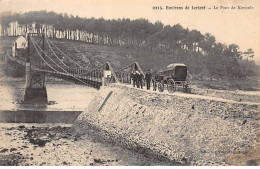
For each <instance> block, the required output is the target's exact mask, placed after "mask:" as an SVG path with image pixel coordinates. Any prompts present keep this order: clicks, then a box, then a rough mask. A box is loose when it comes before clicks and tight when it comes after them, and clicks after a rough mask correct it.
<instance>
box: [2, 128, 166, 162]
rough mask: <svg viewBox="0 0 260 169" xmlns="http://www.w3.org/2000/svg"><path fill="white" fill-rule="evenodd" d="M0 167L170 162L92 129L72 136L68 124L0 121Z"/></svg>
mask: <svg viewBox="0 0 260 169" xmlns="http://www.w3.org/2000/svg"><path fill="white" fill-rule="evenodd" d="M0 137H1V142H0V166H17V165H19V166H89V165H90V166H115V165H124V166H125V165H169V164H168V163H166V162H160V161H158V160H155V159H148V158H145V157H144V156H143V155H141V154H138V153H135V152H133V151H130V150H126V149H123V148H121V147H118V146H115V145H112V144H109V143H107V142H100V141H99V140H100V139H99V136H98V135H96V134H95V133H94V132H93V133H92V134H91V132H89V134H88V135H84V136H79V135H73V134H72V132H71V124H36V123H31V124H28V123H21V124H15V123H0Z"/></svg>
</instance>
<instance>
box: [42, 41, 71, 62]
mask: <svg viewBox="0 0 260 169" xmlns="http://www.w3.org/2000/svg"><path fill="white" fill-rule="evenodd" d="M47 44H48V46H49V48H50V49H51V51H52V53H53V54H54V56H55V57H56V58H57V59H58V60H59V61H60V62H61V63H62V64H63V65H64V66H66V67H69V66H67V65H66V64H65V63H63V61H62V60H61V59H60V58H59V57H58V56H57V55H56V53H55V52H54V51H53V49H52V47H51V45H50V43H49V41H48V40H47Z"/></svg>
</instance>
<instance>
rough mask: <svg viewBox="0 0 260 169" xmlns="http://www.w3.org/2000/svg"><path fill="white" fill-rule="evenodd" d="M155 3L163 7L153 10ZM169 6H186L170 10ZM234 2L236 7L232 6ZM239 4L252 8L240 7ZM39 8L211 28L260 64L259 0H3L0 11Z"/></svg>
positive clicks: (221, 39) (79, 14) (209, 29)
mask: <svg viewBox="0 0 260 169" xmlns="http://www.w3.org/2000/svg"><path fill="white" fill-rule="evenodd" d="M154 6H161V7H162V8H164V9H163V10H153V7H154ZM166 6H169V7H183V8H184V9H183V10H176V9H173V10H167V9H166ZM186 6H188V7H189V9H188V10H186V9H185V7H186ZM192 6H193V7H198V6H200V7H203V6H205V7H206V9H205V10H203V9H201V10H198V9H192ZM214 6H215V8H216V7H218V9H214ZM221 6H222V7H221ZM232 6H234V7H235V9H231V7H232ZM238 6H241V7H252V8H250V9H238ZM226 7H229V9H227V8H226ZM209 8H211V9H209ZM38 10H47V11H54V12H57V13H68V14H72V15H74V16H76V15H78V16H80V17H87V18H90V17H95V18H100V17H103V18H105V19H118V18H130V19H138V18H145V19H148V20H150V21H151V22H153V23H154V22H156V21H161V22H162V23H163V24H164V25H171V26H173V25H175V24H178V23H180V24H181V25H182V26H183V27H184V28H189V29H190V30H192V29H197V30H199V31H200V32H201V33H203V34H205V33H207V32H209V33H210V34H212V35H214V36H215V37H216V40H217V42H221V43H225V44H227V45H228V44H232V43H235V44H237V45H238V46H240V50H241V51H242V52H243V51H246V50H247V49H249V48H252V49H253V51H254V52H255V56H254V60H255V61H256V62H257V64H260V31H259V30H260V19H259V18H260V1H259V0H0V12H3V11H12V12H22V13H23V12H28V11H38Z"/></svg>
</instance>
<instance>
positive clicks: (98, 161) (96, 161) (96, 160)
mask: <svg viewBox="0 0 260 169" xmlns="http://www.w3.org/2000/svg"><path fill="white" fill-rule="evenodd" d="M94 162H95V163H101V162H102V161H101V159H94Z"/></svg>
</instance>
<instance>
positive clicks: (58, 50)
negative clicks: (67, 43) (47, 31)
mask: <svg viewBox="0 0 260 169" xmlns="http://www.w3.org/2000/svg"><path fill="white" fill-rule="evenodd" d="M46 39H47V41H49V42H50V43H51V44H52V45H53V46H54V47H55V48H56V49H58V51H60V52H61V53H62V54H63V55H64V56H66V57H67V58H68V59H69V60H70V61H72V62H73V63H75V64H76V65H78V66H79V67H80V68H83V67H82V66H80V65H79V64H78V63H77V62H75V61H74V60H72V59H71V58H70V57H69V56H67V55H66V54H65V53H63V52H62V51H61V50H60V49H59V48H58V47H57V46H56V45H55V44H54V43H53V42H52V41H50V40H49V38H48V37H46Z"/></svg>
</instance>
